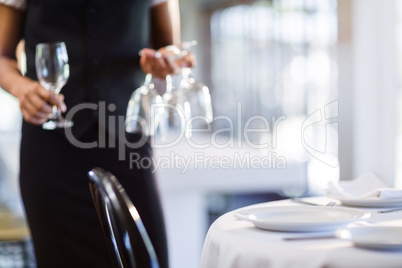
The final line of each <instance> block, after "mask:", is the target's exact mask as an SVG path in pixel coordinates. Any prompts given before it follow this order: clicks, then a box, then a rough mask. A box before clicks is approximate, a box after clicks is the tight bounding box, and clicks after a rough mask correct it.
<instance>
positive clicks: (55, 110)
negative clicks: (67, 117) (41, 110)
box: [50, 105, 61, 120]
mask: <svg viewBox="0 0 402 268" xmlns="http://www.w3.org/2000/svg"><path fill="white" fill-rule="evenodd" d="M52 108H53V112H52V115H51V117H50V119H53V120H56V119H57V118H58V117H59V116H60V115H61V111H60V110H59V109H58V108H57V106H56V105H54V106H53V107H52Z"/></svg>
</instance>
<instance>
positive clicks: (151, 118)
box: [126, 74, 163, 136]
mask: <svg viewBox="0 0 402 268" xmlns="http://www.w3.org/2000/svg"><path fill="white" fill-rule="evenodd" d="M162 113H163V104H162V97H161V96H160V95H159V94H158V92H157V91H156V88H155V84H154V83H153V81H152V75H151V74H147V75H146V77H145V82H144V84H143V85H142V86H140V87H139V88H137V89H136V90H135V91H134V92H133V93H132V94H131V97H130V100H129V102H128V107H127V113H126V132H128V133H139V134H143V135H145V136H153V135H154V134H155V131H156V129H157V127H158V125H159V121H160V120H161V116H162Z"/></svg>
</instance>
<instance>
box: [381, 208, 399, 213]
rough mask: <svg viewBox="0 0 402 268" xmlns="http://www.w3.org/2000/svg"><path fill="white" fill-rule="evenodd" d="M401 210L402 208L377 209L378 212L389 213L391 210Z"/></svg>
mask: <svg viewBox="0 0 402 268" xmlns="http://www.w3.org/2000/svg"><path fill="white" fill-rule="evenodd" d="M400 210H402V208H393V209H386V210H379V211H377V213H389V212H396V211H400Z"/></svg>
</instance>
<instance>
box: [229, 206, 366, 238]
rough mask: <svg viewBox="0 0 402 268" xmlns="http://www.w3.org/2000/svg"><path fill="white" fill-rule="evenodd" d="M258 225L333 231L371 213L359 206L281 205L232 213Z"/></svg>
mask: <svg viewBox="0 0 402 268" xmlns="http://www.w3.org/2000/svg"><path fill="white" fill-rule="evenodd" d="M233 215H234V216H235V217H236V218H238V219H241V220H247V221H251V222H252V223H253V224H254V225H255V226H256V227H257V228H260V229H265V230H271V231H282V232H321V231H332V230H335V229H338V228H340V227H342V226H345V225H347V224H349V223H351V222H354V221H357V220H363V219H367V218H369V217H370V213H367V212H365V211H362V210H358V209H352V208H343V207H326V206H322V207H318V206H317V207H303V206H284V207H282V206H280V207H260V208H249V209H247V208H246V209H240V210H237V211H235V212H234V214H233Z"/></svg>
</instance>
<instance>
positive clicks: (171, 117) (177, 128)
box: [160, 75, 191, 141]
mask: <svg viewBox="0 0 402 268" xmlns="http://www.w3.org/2000/svg"><path fill="white" fill-rule="evenodd" d="M162 100H163V106H164V114H163V117H162V121H161V123H160V134H161V139H162V140H163V141H166V140H167V139H173V140H176V139H177V138H179V137H180V136H183V135H188V134H189V132H188V131H187V128H186V127H187V121H188V120H189V119H190V117H191V107H190V104H189V102H188V101H187V99H186V98H185V96H184V95H183V94H182V92H181V91H179V90H178V87H176V86H175V85H174V82H173V77H172V76H171V75H168V76H166V92H165V93H164V94H163V96H162Z"/></svg>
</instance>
